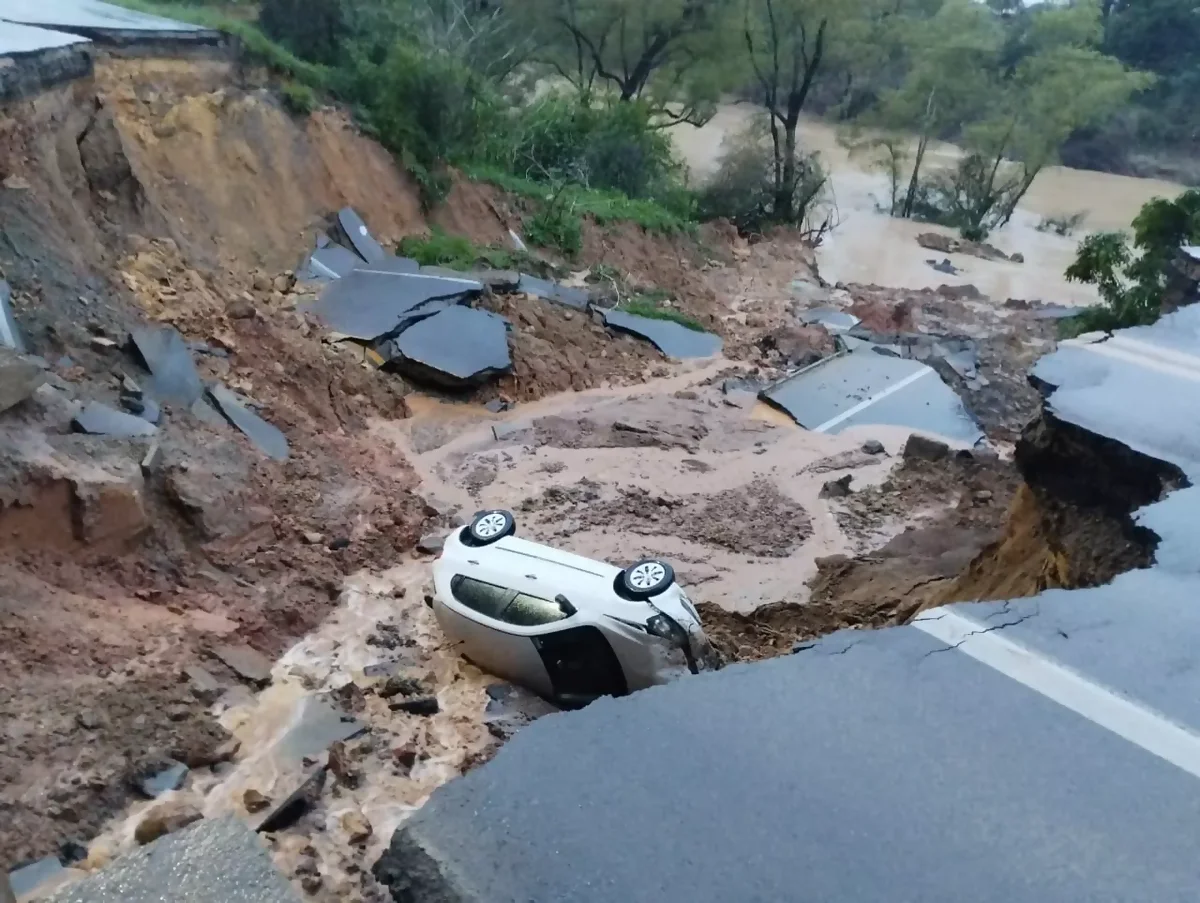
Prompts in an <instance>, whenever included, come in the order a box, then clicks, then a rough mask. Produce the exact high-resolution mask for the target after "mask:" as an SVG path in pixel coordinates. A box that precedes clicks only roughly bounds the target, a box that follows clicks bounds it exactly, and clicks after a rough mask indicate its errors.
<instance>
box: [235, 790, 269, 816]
mask: <svg viewBox="0 0 1200 903" xmlns="http://www.w3.org/2000/svg"><path fill="white" fill-rule="evenodd" d="M242 805H243V806H244V807H245V808H246V811H247V812H249V813H250V814H252V815H253V814H254V813H255V812H262V811H263V809H266V808H267V807H268V806H269V805H271V798H270V797H269V796H264V795H263V794H262V793H260V792H259V791H257V790H255V789H254V788H253V787H250V788H249V789H247V790H246V791H245V792H243V793H242Z"/></svg>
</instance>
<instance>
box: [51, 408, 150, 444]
mask: <svg viewBox="0 0 1200 903" xmlns="http://www.w3.org/2000/svg"><path fill="white" fill-rule="evenodd" d="M71 427H72V428H73V429H74V430H75V431H76V432H80V433H90V434H92V435H94V436H116V437H119V438H122V439H132V438H134V437H136V436H153V435H154V434H155V433H157V432H158V428H157V427H156V426H155V425H154V424H153V423H150V422H149V421H148V420H145V419H144V418H142V417H138V416H135V415H134V414H126V413H125V412H124V411H118V410H117V409H116V408H112V407H109V406H108V405H106V404H102V403H101V402H99V401H89V402H87V403H86V404H85V405H84V406H83V408H82V409H81V410H80V411H79V413H78V414H76V415H75V416H74V417H73V418H72V419H71Z"/></svg>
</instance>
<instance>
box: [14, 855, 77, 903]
mask: <svg viewBox="0 0 1200 903" xmlns="http://www.w3.org/2000/svg"><path fill="white" fill-rule="evenodd" d="M65 877H66V869H65V868H63V864H62V862H60V861H59V859H58V857H57V856H47V857H46V858H45V859H38V860H36V861H35V862H28V863H26V864H25V865H23V866H21V867H20V868H16V869H13V870H12V871H11V872H9V873H8V885H9V887H10V888H11V889H12V893H13V896H14V897H15V898H16V899H17V900H25V899H29V898H30V895H31V894H32V893H33V892H34V891H35V890H37V889H38V888H43V889H44V888H46V887H47V886H48V885H53V884H57V883H58V882H59V881H61V880H62V879H63V878H65ZM3 900H4V897H3V895H2V894H0V903H3Z"/></svg>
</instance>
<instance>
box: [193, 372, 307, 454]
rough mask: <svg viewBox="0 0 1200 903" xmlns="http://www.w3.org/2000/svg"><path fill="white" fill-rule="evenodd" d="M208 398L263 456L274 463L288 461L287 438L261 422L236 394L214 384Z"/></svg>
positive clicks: (277, 429)
mask: <svg viewBox="0 0 1200 903" xmlns="http://www.w3.org/2000/svg"><path fill="white" fill-rule="evenodd" d="M208 397H209V398H210V399H211V400H212V402H213V404H215V405H216V406H217V409H218V410H219V411H220V412H221V413H222V414H224V415H225V417H226V418H227V419H228V420H229V422H230V423H231V424H233V425H234V426H235V427H237V428H238V429H239V430H241V431H242V433H243V434H244V435H245V436H246V438H247V439H249V440H250V442H251V444H253V445H254V447H255V448H257V449H258V450H259V451H261V452H262V453H263V454H264V455H266V456H267V457H268V458H271V459H273V460H275V461H286V460H287V459H288V441H287V437H286V436H284V435H283V433H282V432H281V431H280V430H279V427H277V426H275V425H274V424H271V423H268V422H267V421H265V420H263V419H262V418H261V417H259V416H258V415H257V414H255V413H254V412H253V411H252V410H250V408H249V407H247V406H246V405H244V404H242V399H241V398H240V397H239V396H238V395H237V394H236V393H234V392H231V391H229V389H227V388H225V387H224V386H223V385H221V384H220V383H216V384H214V385H212V386H210V387H209V389H208Z"/></svg>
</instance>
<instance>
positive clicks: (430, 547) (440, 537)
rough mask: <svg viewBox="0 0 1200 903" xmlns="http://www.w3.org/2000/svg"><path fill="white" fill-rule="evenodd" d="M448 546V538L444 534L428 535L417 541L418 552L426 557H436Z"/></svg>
mask: <svg viewBox="0 0 1200 903" xmlns="http://www.w3.org/2000/svg"><path fill="white" fill-rule="evenodd" d="M445 545H446V537H445V535H444V534H442V533H426V534H425V535H424V536H422V537H421V538H420V539H418V540H417V551H418V552H424V553H425V554H426V555H436V554H437V553H438V552H440V551H441V550H442V548H443V547H444V546H445Z"/></svg>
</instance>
